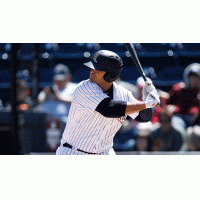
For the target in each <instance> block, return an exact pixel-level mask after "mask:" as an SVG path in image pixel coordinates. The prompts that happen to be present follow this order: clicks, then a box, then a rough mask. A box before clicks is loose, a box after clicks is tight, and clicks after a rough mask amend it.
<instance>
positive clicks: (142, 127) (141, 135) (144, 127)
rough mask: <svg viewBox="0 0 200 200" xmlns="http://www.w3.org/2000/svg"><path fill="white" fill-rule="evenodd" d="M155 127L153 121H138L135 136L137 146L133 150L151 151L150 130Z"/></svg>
mask: <svg viewBox="0 0 200 200" xmlns="http://www.w3.org/2000/svg"><path fill="white" fill-rule="evenodd" d="M152 128H153V124H152V122H145V123H138V124H137V127H136V130H137V135H136V138H135V146H134V148H133V149H132V151H137V152H138V153H140V152H143V151H151V148H152V145H151V138H150V132H151V130H152Z"/></svg>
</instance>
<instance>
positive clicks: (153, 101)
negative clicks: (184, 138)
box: [144, 92, 160, 108]
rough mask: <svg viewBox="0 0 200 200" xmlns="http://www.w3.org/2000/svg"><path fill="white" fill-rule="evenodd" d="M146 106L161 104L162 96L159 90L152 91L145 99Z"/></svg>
mask: <svg viewBox="0 0 200 200" xmlns="http://www.w3.org/2000/svg"><path fill="white" fill-rule="evenodd" d="M144 103H145V105H146V108H153V107H155V106H156V105H158V104H160V98H159V95H158V94H157V92H150V93H149V95H148V96H147V98H146V99H145V100H144Z"/></svg>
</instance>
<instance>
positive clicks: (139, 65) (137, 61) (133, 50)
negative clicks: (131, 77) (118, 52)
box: [124, 43, 147, 81]
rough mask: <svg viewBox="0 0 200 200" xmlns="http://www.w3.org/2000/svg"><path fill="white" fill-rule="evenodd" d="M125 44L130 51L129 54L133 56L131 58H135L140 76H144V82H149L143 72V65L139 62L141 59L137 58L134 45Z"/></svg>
mask: <svg viewBox="0 0 200 200" xmlns="http://www.w3.org/2000/svg"><path fill="white" fill-rule="evenodd" d="M124 44H125V46H126V48H127V49H128V51H129V53H130V54H131V57H132V58H133V61H134V63H135V65H136V66H137V68H138V70H139V72H140V74H141V75H142V77H143V79H144V81H147V78H146V75H145V73H144V71H143V68H142V65H141V63H140V61H139V58H138V56H137V53H136V51H135V48H134V46H133V44H132V43H124Z"/></svg>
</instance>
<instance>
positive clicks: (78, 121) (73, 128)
mask: <svg viewBox="0 0 200 200" xmlns="http://www.w3.org/2000/svg"><path fill="white" fill-rule="evenodd" d="M108 97H109V96H108V95H107V94H106V93H104V92H103V90H102V89H101V88H100V87H99V86H98V85H97V84H96V83H93V82H91V81H90V80H89V79H88V80H85V81H82V82H80V83H79V84H78V86H77V88H76V89H75V92H74V95H73V101H72V104H71V107H70V112H69V115H68V121H67V125H66V127H65V130H64V133H63V135H62V139H64V140H65V141H66V142H67V143H69V144H71V145H72V146H73V147H75V148H77V149H81V150H83V151H86V152H91V153H101V152H103V151H106V150H108V149H110V148H112V146H113V138H114V136H115V134H116V133H117V132H118V131H119V129H120V128H121V126H122V123H123V121H124V120H125V119H126V117H127V116H124V117H121V118H108V117H104V116H103V115H102V114H100V113H99V112H97V111H95V109H96V107H97V106H98V104H99V103H100V102H101V101H102V100H103V99H105V98H108ZM113 100H116V101H126V102H137V101H138V100H136V99H135V98H134V97H133V95H132V93H131V92H130V91H128V90H127V89H125V88H123V87H121V86H119V85H117V84H116V83H115V82H113ZM138 114H139V112H135V113H133V114H131V115H129V116H130V117H131V118H133V119H135V118H136V117H137V116H138Z"/></svg>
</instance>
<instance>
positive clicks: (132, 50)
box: [124, 43, 159, 105]
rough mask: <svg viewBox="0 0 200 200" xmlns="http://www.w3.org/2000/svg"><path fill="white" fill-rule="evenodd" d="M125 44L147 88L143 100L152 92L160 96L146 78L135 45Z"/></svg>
mask: <svg viewBox="0 0 200 200" xmlns="http://www.w3.org/2000/svg"><path fill="white" fill-rule="evenodd" d="M124 44H125V46H126V48H127V50H128V51H129V53H130V54H131V57H132V59H133V61H134V63H135V65H136V66H137V68H138V70H139V72H140V74H141V76H142V77H143V79H144V81H145V86H144V88H143V95H144V97H143V98H144V99H146V98H147V96H148V94H149V93H150V92H154V93H157V94H158V92H157V91H156V89H155V87H154V85H153V84H152V82H150V81H149V80H147V77H146V75H145V73H144V71H143V68H142V65H141V63H140V61H139V58H138V56H137V53H136V51H135V48H134V46H133V44H132V43H124ZM144 90H145V91H144ZM158 96H159V94H158ZM158 105H159V104H158Z"/></svg>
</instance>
